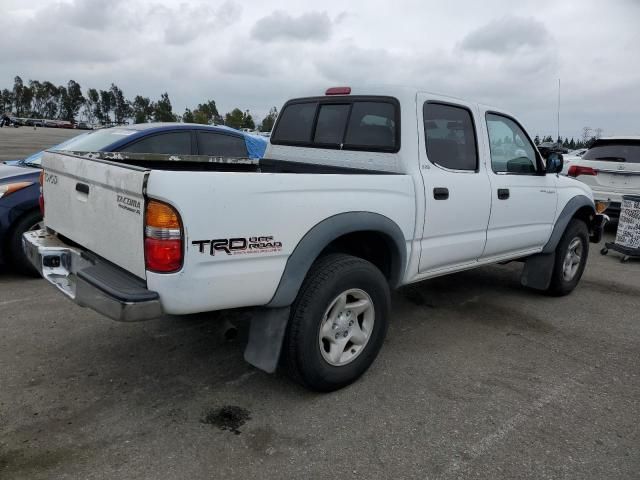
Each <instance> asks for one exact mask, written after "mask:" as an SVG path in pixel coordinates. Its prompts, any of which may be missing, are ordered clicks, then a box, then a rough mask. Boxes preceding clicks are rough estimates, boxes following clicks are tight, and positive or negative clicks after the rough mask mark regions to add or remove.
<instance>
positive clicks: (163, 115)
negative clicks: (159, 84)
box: [0, 76, 278, 132]
mask: <svg viewBox="0 0 640 480" xmlns="http://www.w3.org/2000/svg"><path fill="white" fill-rule="evenodd" d="M2 112H10V113H11V114H13V115H15V116H16V117H21V118H24V117H27V118H39V119H48V120H66V121H69V122H75V121H77V120H82V121H85V122H87V123H90V124H96V123H97V124H101V125H114V124H116V125H119V124H125V123H129V122H133V123H146V122H151V121H153V122H179V121H182V122H186V123H201V124H208V125H212V124H216V125H227V126H229V127H233V128H238V129H240V128H247V129H249V130H255V129H256V123H255V121H254V119H253V116H252V115H251V113H250V112H249V110H244V111H243V110H241V109H239V108H234V109H233V110H231V111H230V112H227V113H225V114H224V116H223V115H221V114H220V113H219V112H218V108H217V106H216V102H215V101H214V100H208V101H206V102H205V103H200V104H198V105H197V106H196V107H195V108H194V109H189V108H186V109H185V111H184V113H183V114H182V115H178V114H176V113H174V112H173V106H172V105H171V100H170V98H169V94H168V93H167V92H165V93H163V94H162V95H160V98H159V99H157V100H155V101H153V100H151V99H150V98H149V97H145V96H143V95H136V96H135V97H134V98H133V100H131V99H127V98H126V97H125V95H124V93H123V92H122V89H120V87H118V86H117V85H116V84H114V83H112V84H111V86H110V87H109V88H108V89H106V90H98V89H95V88H89V89H87V90H86V92H85V93H83V91H82V88H81V87H80V84H79V83H78V82H76V81H75V80H69V81H68V82H67V84H66V86H65V85H55V84H53V83H52V82H49V81H43V82H41V81H39V80H29V81H28V82H26V83H25V82H24V81H23V80H22V78H20V77H19V76H16V77H15V78H14V81H13V88H12V89H8V88H5V89H2V90H0V113H2ZM277 115H278V110H277V109H276V107H273V108H271V110H269V113H268V114H267V116H266V117H265V118H264V119H263V120H262V122H261V123H260V125H259V128H260V130H261V131H263V132H269V131H271V129H272V128H273V124H274V122H275V119H276V117H277Z"/></svg>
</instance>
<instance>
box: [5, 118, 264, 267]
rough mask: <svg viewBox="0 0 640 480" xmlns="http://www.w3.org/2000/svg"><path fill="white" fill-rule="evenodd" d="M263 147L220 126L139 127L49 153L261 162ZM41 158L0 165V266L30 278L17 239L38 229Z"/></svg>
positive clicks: (99, 133) (89, 136)
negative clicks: (194, 157) (0, 264)
mask: <svg viewBox="0 0 640 480" xmlns="http://www.w3.org/2000/svg"><path fill="white" fill-rule="evenodd" d="M267 143H268V141H267V139H266V138H264V137H261V136H258V135H252V134H249V133H245V132H241V131H239V130H235V129H233V128H230V127H225V126H208V125H199V124H188V123H141V124H136V125H130V126H125V127H113V128H105V129H101V130H94V131H92V132H89V133H85V134H83V135H79V136H77V137H74V138H72V139H70V140H67V141H66V142H63V143H61V144H60V145H57V146H55V147H53V148H52V149H51V150H62V151H65V150H66V151H79V152H133V153H158V154H169V155H171V154H175V155H210V156H215V157H245V158H246V157H249V158H262V156H263V155H264V152H265V150H266V148H267ZM42 154H43V152H38V153H36V154H34V155H32V156H30V157H28V158H26V159H24V160H21V161H19V162H17V163H15V162H12V163H14V165H0V263H5V264H9V265H11V266H12V267H13V268H14V269H15V270H17V271H19V272H21V273H24V274H35V270H34V269H33V268H32V267H31V264H30V263H29V261H28V260H27V258H26V257H25V255H24V252H23V250H22V234H23V233H24V232H26V231H29V230H33V229H37V228H40V226H41V223H42V215H41V213H40V208H39V197H40V186H39V183H38V180H39V175H40V170H39V168H40V162H41V160H42Z"/></svg>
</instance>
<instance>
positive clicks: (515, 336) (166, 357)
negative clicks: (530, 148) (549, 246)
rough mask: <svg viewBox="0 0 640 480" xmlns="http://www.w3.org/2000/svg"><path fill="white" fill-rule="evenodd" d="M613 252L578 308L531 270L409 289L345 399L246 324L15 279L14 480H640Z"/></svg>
mask: <svg viewBox="0 0 640 480" xmlns="http://www.w3.org/2000/svg"><path fill="white" fill-rule="evenodd" d="M2 130H4V129H1V130H0V135H4V134H5V132H3V131H2ZM20 130H22V129H16V131H20ZM3 139H4V137H0V142H2V141H3ZM3 145H4V143H0V146H3ZM611 236H612V233H611V232H609V234H608V237H609V239H610V238H611ZM598 251H599V246H595V245H592V248H591V252H590V257H589V263H588V266H587V269H586V272H585V275H584V277H583V279H582V281H581V283H580V285H579V286H578V288H577V289H576V290H575V291H574V292H573V293H572V294H571V295H569V296H567V297H563V298H549V297H546V296H543V295H540V294H539V293H536V292H534V291H531V290H527V289H525V288H523V287H521V286H520V284H519V273H520V270H521V268H522V266H521V264H517V263H511V264H508V265H503V266H491V267H486V268H481V269H477V270H473V271H468V272H463V273H459V274H455V275H450V276H447V277H441V278H437V279H433V280H429V281H426V282H423V283H421V284H416V285H413V286H409V287H405V288H403V289H402V290H400V291H399V292H396V293H394V295H393V310H392V319H391V326H390V329H389V333H388V336H387V340H386V342H385V345H384V346H383V349H382V351H381V353H380V355H379V357H378V359H377V360H376V362H375V363H374V365H373V366H372V367H371V369H370V370H369V371H368V372H367V373H366V374H365V375H364V376H363V377H362V378H361V379H360V380H359V381H358V382H356V383H355V384H353V385H352V386H350V387H348V388H345V389H343V390H340V391H338V392H334V393H331V394H315V393H311V392H308V391H306V390H304V389H302V388H301V387H299V386H297V385H296V384H294V383H292V382H291V381H290V380H288V378H287V377H286V376H284V375H282V374H275V375H268V374H265V373H263V372H261V371H259V370H257V369H255V368H253V367H251V366H250V365H248V364H246V363H245V362H244V360H243V349H244V345H245V342H246V337H247V330H248V324H247V318H246V316H245V314H244V313H243V312H226V313H212V314H202V315H192V316H183V317H165V318H161V319H158V320H154V321H150V322H145V323H136V324H122V323H116V322H112V321H110V320H108V319H105V318H103V317H101V316H100V315H98V314H96V313H94V312H92V311H90V310H87V309H83V308H80V307H78V306H76V305H75V304H73V303H71V302H70V301H68V300H66V299H65V298H64V297H63V296H62V295H61V294H60V293H58V292H57V291H56V290H55V289H54V288H53V287H51V286H50V285H48V284H47V283H46V282H45V281H44V280H41V279H28V278H24V277H18V276H16V275H14V274H12V273H10V272H7V271H0V479H2V480H5V479H6V480H13V479H78V478H82V479H201V478H202V479H205V478H206V479H283V478H306V479H315V478H327V479H332V480H333V479H336V478H366V479H386V478H400V479H405V478H407V479H409V478H416V479H430V478H442V479H458V478H460V479H467V478H479V479H520V478H527V479H547V478H549V479H581V480H582V479H594V480H595V479H597V480H601V479H637V478H639V475H640V474H639V472H640V427H639V425H638V420H639V419H640V313H638V312H639V310H640V261H638V260H631V261H629V262H628V263H625V264H623V263H620V262H619V257H618V256H617V255H616V254H615V253H609V255H608V256H606V257H605V256H601V255H600V254H599V253H598ZM229 321H231V322H233V323H235V324H236V325H237V326H238V329H239V333H238V336H237V337H236V338H235V339H233V340H227V339H226V338H225V335H224V334H225V332H226V325H227V324H228V322H229Z"/></svg>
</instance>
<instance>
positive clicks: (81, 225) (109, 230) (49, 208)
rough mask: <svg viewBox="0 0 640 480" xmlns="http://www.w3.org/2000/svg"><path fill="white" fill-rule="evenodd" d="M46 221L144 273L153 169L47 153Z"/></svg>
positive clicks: (140, 274)
mask: <svg viewBox="0 0 640 480" xmlns="http://www.w3.org/2000/svg"><path fill="white" fill-rule="evenodd" d="M42 166H43V169H44V179H43V195H44V202H45V218H44V223H45V225H46V226H47V227H49V228H51V229H53V230H55V231H56V232H58V233H60V234H62V235H64V236H65V237H67V238H69V239H71V240H73V241H74V242H76V243H78V244H80V245H81V246H82V247H84V248H86V249H87V250H89V251H91V252H93V253H95V254H97V255H99V256H101V257H103V258H105V259H106V260H108V261H110V262H112V263H114V264H116V265H118V266H120V267H122V268H124V269H125V270H128V271H129V272H131V273H133V274H134V275H137V276H138V277H141V278H145V261H144V197H143V192H144V186H145V183H146V179H147V175H148V173H149V170H147V169H144V168H140V167H134V166H130V165H124V164H118V163H113V162H107V161H104V160H92V159H89V158H85V157H79V156H76V155H71V154H65V153H60V152H59V153H49V152H47V153H46V154H45V155H44V157H43V160H42Z"/></svg>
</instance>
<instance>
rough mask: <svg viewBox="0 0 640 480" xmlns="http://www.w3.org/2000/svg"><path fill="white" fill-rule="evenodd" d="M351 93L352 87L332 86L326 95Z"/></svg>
mask: <svg viewBox="0 0 640 480" xmlns="http://www.w3.org/2000/svg"><path fill="white" fill-rule="evenodd" d="M350 93H351V87H331V88H327V91H326V92H324V94H325V95H349V94H350Z"/></svg>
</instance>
